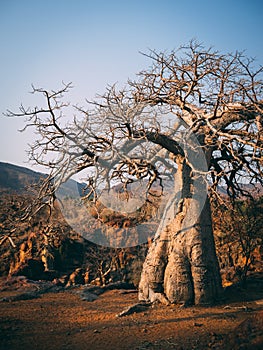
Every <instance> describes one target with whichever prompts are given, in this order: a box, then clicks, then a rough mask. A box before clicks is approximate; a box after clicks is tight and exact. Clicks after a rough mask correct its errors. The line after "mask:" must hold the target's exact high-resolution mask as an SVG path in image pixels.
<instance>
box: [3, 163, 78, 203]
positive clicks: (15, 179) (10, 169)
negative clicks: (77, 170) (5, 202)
mask: <svg viewBox="0 0 263 350" xmlns="http://www.w3.org/2000/svg"><path fill="white" fill-rule="evenodd" d="M45 177H47V174H43V173H40V172H36V171H33V170H30V169H28V168H26V167H22V166H18V165H14V164H10V163H4V162H0V191H1V192H3V191H4V192H9V193H17V194H25V193H27V194H28V193H30V192H31V191H32V192H31V194H33V186H32V185H34V184H38V183H39V182H40V180H41V179H44V178H45ZM83 186H84V185H83V184H80V183H78V182H76V181H74V180H71V179H70V180H68V181H67V182H66V183H65V184H63V185H62V186H61V188H60V190H59V192H60V195H61V196H73V197H76V196H79V194H80V193H82V188H83ZM30 189H32V190H30Z"/></svg>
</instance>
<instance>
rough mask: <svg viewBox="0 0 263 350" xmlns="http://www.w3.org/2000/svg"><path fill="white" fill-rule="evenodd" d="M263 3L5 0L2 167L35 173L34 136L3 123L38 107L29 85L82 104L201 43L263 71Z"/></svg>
mask: <svg viewBox="0 0 263 350" xmlns="http://www.w3.org/2000/svg"><path fill="white" fill-rule="evenodd" d="M262 18H263V2H262V1H261V0H228V1H226V0H220V1H212V0H210V1H208V0H203V1H202V0H199V1H196V0H189V1H182V0H180V1H178V0H174V1H172V0H162V1H155V0H151V1H150V0H140V1H137V0H132V1H129V0H128V1H124V0H123V1H119V0H112V1H110V0H108V1H106V0H105V1H102V0H98V1H95V0H94V1H90V0H86V1H85V0H64V1H63V0H45V1H44V0H0V44H1V56H0V57H1V58H0V60H1V64H0V77H1V85H0V86H1V88H0V89H1V90H0V114H1V115H0V133H1V134H0V161H5V162H10V163H14V164H18V165H23V166H29V167H30V165H29V164H28V163H27V154H26V149H28V146H27V144H28V143H30V141H31V140H32V139H33V138H34V134H33V132H32V131H27V132H25V133H19V132H18V129H19V128H21V127H22V126H23V123H24V121H23V120H22V119H10V118H5V117H3V116H2V113H3V112H5V110H6V109H12V110H17V109H18V107H19V105H20V104H21V102H23V104H24V105H25V106H35V105H36V104H37V103H38V101H39V100H38V98H35V96H33V95H31V94H29V91H30V90H31V84H34V85H35V86H36V87H44V88H47V89H56V88H58V87H60V86H61V82H62V81H64V82H73V85H74V86H75V88H74V90H72V92H71V93H70V95H69V96H68V99H70V100H71V101H72V102H73V103H79V104H82V105H83V104H84V100H85V98H88V99H92V98H93V97H94V95H95V94H96V93H103V92H104V90H105V87H106V86H107V84H113V83H115V82H118V83H119V85H120V86H121V85H123V84H124V83H125V81H126V80H127V78H128V77H130V78H133V77H135V74H136V73H137V72H138V71H139V70H141V69H144V68H147V67H148V66H149V65H150V61H148V60H147V58H146V57H144V56H142V55H140V54H139V52H140V51H142V52H147V50H148V49H149V48H150V49H156V50H157V51H162V50H166V51H168V52H169V50H172V49H174V48H177V47H178V46H180V45H182V44H186V43H187V42H189V40H190V39H192V38H196V39H197V40H198V41H200V42H203V43H204V44H205V45H206V46H214V47H215V48H216V49H218V50H220V51H223V52H229V51H236V50H246V53H247V55H248V56H252V57H256V58H257V59H258V63H259V64H260V63H263V40H262V39H263V20H262Z"/></svg>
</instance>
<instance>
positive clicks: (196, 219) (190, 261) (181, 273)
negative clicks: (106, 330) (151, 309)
mask: <svg viewBox="0 0 263 350" xmlns="http://www.w3.org/2000/svg"><path fill="white" fill-rule="evenodd" d="M175 183H176V184H177V188H178V186H179V187H180V186H181V192H180V200H178V198H177V199H175V200H174V201H173V203H172V205H170V209H169V211H167V213H166V216H167V215H168V216H171V215H172V218H170V220H169V218H168V219H167V218H166V223H165V225H164V226H165V227H162V229H161V232H160V234H159V233H157V234H156V237H155V239H154V242H153V243H152V245H151V246H150V248H149V251H148V254H147V257H146V260H145V262H144V265H143V270H142V275H141V280H140V284H139V299H140V300H146V301H154V300H157V299H158V300H160V301H161V302H165V303H169V302H170V303H182V304H184V305H191V304H211V303H213V302H215V300H216V299H217V298H218V297H219V294H220V292H221V278H220V272H219V266H218V261H217V257H216V252H215V245H214V238H213V231H212V221H211V212H210V202H209V200H208V198H207V194H206V190H205V188H204V184H202V181H199V180H198V179H197V180H194V178H193V176H192V175H191V171H190V169H189V167H188V166H187V165H186V164H185V163H184V162H181V163H180V164H178V171H177V174H176V179H175ZM200 191H203V193H201V194H200Z"/></svg>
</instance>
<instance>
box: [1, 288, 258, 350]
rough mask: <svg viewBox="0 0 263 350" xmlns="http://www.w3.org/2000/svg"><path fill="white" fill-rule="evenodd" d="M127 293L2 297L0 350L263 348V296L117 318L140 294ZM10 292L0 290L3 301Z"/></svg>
mask: <svg viewBox="0 0 263 350" xmlns="http://www.w3.org/2000/svg"><path fill="white" fill-rule="evenodd" d="M12 293H13V294H15V292H12ZM124 293H125V292H124V291H122V290H109V291H106V292H105V293H104V294H101V295H100V296H99V297H98V299H96V300H94V301H92V302H88V301H83V300H81V299H80V297H79V295H77V294H74V293H72V291H71V292H69V291H62V292H59V293H45V294H43V295H41V296H40V297H39V298H36V299H32V300H20V301H12V302H10V301H9V302H4V301H2V302H0V349H1V350H3V349H4V350H19V349H27V350H29V349H32V350H33V349H38V350H42V349H43V350H49V349H54V350H55V349H56V350H62V349H63V350H67V349H68V350H84V349H85V350H89V349H90V350H104V349H106V350H111V349H112V350H113V349H114V350H115V349H123V350H124V349H137V350H143V349H158V350H159V349H186V350H187V349H202V350H204V349H231V350H234V349H253V350H254V349H263V300H262V299H259V298H258V297H256V298H254V300H253V301H243V300H242V294H240V295H239V297H238V299H239V300H238V301H236V300H234V299H235V295H234V299H233V295H232V299H231V298H230V299H229V300H225V302H224V304H221V305H218V306H214V307H189V308H181V307H179V306H176V305H171V306H162V305H156V306H154V307H152V306H151V307H149V308H147V309H146V310H145V311H143V312H140V313H134V314H131V315H128V316H125V317H116V315H117V314H119V313H120V312H121V311H122V310H123V309H125V307H127V306H130V305H132V304H134V303H136V302H137V294H136V293H128V294H124ZM234 294H235V293H234ZM7 295H10V292H8V291H2V292H0V299H1V298H3V297H5V296H7ZM257 295H259V294H257ZM245 299H247V298H245Z"/></svg>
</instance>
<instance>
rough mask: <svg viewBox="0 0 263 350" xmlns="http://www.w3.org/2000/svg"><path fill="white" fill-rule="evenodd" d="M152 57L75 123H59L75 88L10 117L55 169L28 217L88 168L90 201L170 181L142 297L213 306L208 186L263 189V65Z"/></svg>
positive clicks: (234, 191) (197, 48)
mask: <svg viewBox="0 0 263 350" xmlns="http://www.w3.org/2000/svg"><path fill="white" fill-rule="evenodd" d="M146 56H147V57H148V58H150V59H151V60H152V67H150V68H149V69H148V70H145V71H143V72H141V73H140V74H139V75H138V79H137V80H136V81H129V82H128V84H127V87H126V88H125V89H123V90H117V89H116V87H115V86H113V87H111V88H109V89H108V90H107V92H106V93H105V95H103V96H100V97H98V99H97V100H96V101H95V102H92V103H89V105H88V107H87V109H85V108H82V107H79V106H75V107H74V108H75V112H74V113H76V114H77V115H78V117H75V116H73V117H72V118H71V120H70V121H68V120H67V119H66V122H63V117H65V113H66V112H65V111H66V110H67V108H69V105H68V104H65V103H64V102H63V95H64V94H65V93H66V92H67V91H68V90H69V89H70V88H71V85H65V86H64V87H63V88H62V89H61V90H60V91H51V92H49V91H47V90H43V89H35V88H34V91H33V92H34V93H41V94H43V95H44V97H45V101H46V107H44V108H34V109H25V108H24V107H23V106H21V111H20V113H13V112H10V111H9V112H8V115H9V116H26V117H28V123H27V127H28V126H30V125H32V126H33V127H34V128H36V131H37V133H38V135H39V138H38V140H37V141H36V142H35V143H34V144H33V145H32V146H31V153H30V159H31V160H33V161H35V162H36V163H38V164H41V165H45V166H47V167H48V168H49V169H50V176H49V178H48V179H46V181H45V182H44V183H43V185H42V187H41V188H40V189H39V195H38V199H37V201H36V202H35V203H33V205H32V207H31V208H30V212H31V214H32V213H33V212H34V211H36V210H39V208H41V207H42V206H45V205H52V204H53V201H54V200H55V191H56V190H57V189H58V187H59V186H60V185H61V183H63V182H65V181H66V180H67V179H69V178H70V177H71V176H72V175H74V174H77V173H79V172H82V171H83V170H84V169H85V170H87V175H86V183H87V190H86V191H85V197H86V198H92V200H93V201H94V202H96V201H97V200H98V198H99V195H98V192H99V190H100V189H101V187H103V188H106V189H107V190H108V191H109V190H110V189H111V188H112V187H114V186H116V183H121V184H122V187H123V191H124V192H126V193H127V196H129V193H130V187H129V186H131V184H132V183H135V182H136V181H138V180H140V181H141V182H143V183H144V184H146V186H145V191H144V197H145V200H150V201H151V189H153V185H154V184H156V183H158V185H159V188H160V191H159V192H160V200H161V199H162V198H163V197H164V195H163V194H162V190H163V188H164V183H165V180H166V179H170V180H171V179H173V181H174V190H173V191H171V190H170V191H171V192H172V194H171V195H170V197H169V198H168V197H165V201H166V206H165V208H164V211H163V218H162V220H161V222H160V225H159V229H158V230H157V233H156V235H155V238H154V241H153V243H152V244H151V246H150V248H149V251H148V255H147V257H146V260H145V263H144V266H143V271H142V275H141V281H140V285H139V298H140V299H141V300H148V301H149V300H150V301H154V300H156V299H158V300H161V301H163V302H165V303H168V302H172V303H175V302H180V303H184V304H192V303H196V304H202V303H211V302H213V301H214V300H215V299H216V298H218V296H219V294H220V291H221V278H220V273H219V267H218V262H217V258H216V253H215V247H214V239H213V232H212V222H211V214H210V202H209V200H208V196H207V192H206V186H207V184H208V185H209V188H210V190H211V193H213V194H215V195H216V194H217V191H218V189H219V188H220V187H221V188H224V189H225V190H226V191H227V194H228V195H229V196H230V197H232V198H234V197H236V196H238V194H239V193H241V194H242V195H249V193H248V192H247V191H246V187H245V186H244V184H245V183H246V182H250V183H252V184H255V183H257V182H258V183H260V184H261V185H262V145H263V137H262V128H263V122H262V112H263V96H262V92H263V85H262V80H261V79H262V67H260V68H258V69H256V68H255V67H254V61H253V60H250V59H247V58H246V57H244V56H243V54H242V53H239V52H237V53H234V54H221V53H219V52H217V51H214V50H213V49H206V48H204V47H203V46H202V45H200V44H198V43H196V42H194V41H191V42H190V43H189V45H187V46H186V47H181V48H180V49H179V50H177V51H174V52H171V53H170V54H165V53H162V52H161V53H158V52H155V51H151V52H150V53H149V54H147V55H146ZM70 111H71V110H70ZM71 112H72V111H71ZM102 185H103V186H102ZM168 191H169V190H168ZM48 198H49V199H48Z"/></svg>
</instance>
